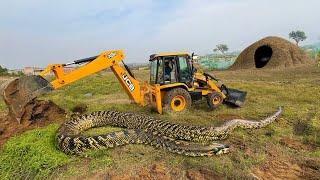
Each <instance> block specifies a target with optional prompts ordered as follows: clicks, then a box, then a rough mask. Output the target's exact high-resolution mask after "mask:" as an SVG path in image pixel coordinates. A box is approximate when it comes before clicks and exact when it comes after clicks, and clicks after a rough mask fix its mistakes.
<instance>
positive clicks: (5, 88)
mask: <svg viewBox="0 0 320 180" xmlns="http://www.w3.org/2000/svg"><path fill="white" fill-rule="evenodd" d="M51 90H52V86H51V84H50V82H48V81H47V80H46V79H44V78H43V77H42V76H38V75H32V76H23V77H21V78H16V79H14V80H10V81H9V82H5V83H4V84H3V85H2V87H1V95H2V96H3V99H4V101H5V103H6V105H7V107H8V109H9V115H10V116H11V117H13V118H15V119H16V120H17V121H18V122H19V123H20V121H21V117H22V116H23V114H24V113H25V106H26V105H27V104H28V103H29V102H31V101H32V100H33V99H35V98H36V97H38V96H40V95H42V94H44V93H47V92H50V91H51Z"/></svg>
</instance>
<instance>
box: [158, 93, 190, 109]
mask: <svg viewBox="0 0 320 180" xmlns="http://www.w3.org/2000/svg"><path fill="white" fill-rule="evenodd" d="M163 105H164V110H165V111H169V112H183V111H185V110H187V109H189V108H190V107H191V96H190V94H189V92H188V91H186V90H185V89H183V88H174V89H171V90H170V91H168V92H167V93H166V95H165V96H164V99H163Z"/></svg>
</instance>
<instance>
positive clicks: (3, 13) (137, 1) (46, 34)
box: [0, 0, 320, 69]
mask: <svg viewBox="0 0 320 180" xmlns="http://www.w3.org/2000/svg"><path fill="white" fill-rule="evenodd" d="M319 7H320V1H319V0H259V1H257V0H90V1H88V0H86V1H84V0H68V1H66V0H55V1H52V0H28V1H26V0H1V1H0V65H1V66H4V67H7V68H10V69H14V68H23V67H25V66H37V67H45V66H46V65H47V64H50V63H66V62H70V61H72V60H75V59H79V58H85V57H90V56H94V55H98V54H100V53H101V52H103V51H105V50H113V49H122V50H124V53H125V55H126V58H125V62H127V63H145V62H148V58H149V55H150V54H153V53H157V52H168V51H188V52H195V53H196V54H199V55H204V54H208V53H212V50H213V49H214V48H215V46H216V45H217V44H221V43H223V44H227V45H228V46H229V48H230V51H241V50H242V49H244V48H245V47H247V46H248V45H250V44H252V43H253V42H255V41H257V40H259V39H261V38H263V37H265V36H271V35H272V36H280V37H284V38H288V33H289V32H290V31H292V30H303V31H305V33H306V35H307V37H308V39H307V40H306V41H305V42H303V43H302V45H303V44H311V43H315V42H319V41H320V23H319V20H320V10H319Z"/></svg>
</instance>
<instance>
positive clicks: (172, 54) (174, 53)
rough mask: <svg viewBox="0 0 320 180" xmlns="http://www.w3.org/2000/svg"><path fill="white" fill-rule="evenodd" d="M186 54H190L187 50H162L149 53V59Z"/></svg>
mask: <svg viewBox="0 0 320 180" xmlns="http://www.w3.org/2000/svg"><path fill="white" fill-rule="evenodd" d="M183 55H187V56H190V54H189V53H188V52H162V53H158V54H152V55H150V61H153V60H154V59H155V58H157V57H164V56H183Z"/></svg>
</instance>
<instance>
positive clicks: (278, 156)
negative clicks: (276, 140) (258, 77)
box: [251, 146, 320, 180]
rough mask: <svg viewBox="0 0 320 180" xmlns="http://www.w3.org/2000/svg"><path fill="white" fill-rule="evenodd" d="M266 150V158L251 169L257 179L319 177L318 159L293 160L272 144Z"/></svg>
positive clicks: (319, 163) (319, 165)
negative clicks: (269, 149)
mask: <svg viewBox="0 0 320 180" xmlns="http://www.w3.org/2000/svg"><path fill="white" fill-rule="evenodd" d="M269 148H272V149H273V150H272V151H269V152H268V159H267V160H266V162H265V163H264V164H262V165H261V166H260V167H258V168H255V169H254V170H253V171H252V173H251V174H252V176H254V177H255V178H257V179H266V180H268V179H319V177H320V159H319V158H315V159H309V160H308V159H307V160H306V159H303V160H301V161H299V160H294V157H290V156H288V155H286V154H284V153H283V152H281V151H279V150H278V149H277V147H275V146H272V147H269Z"/></svg>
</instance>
